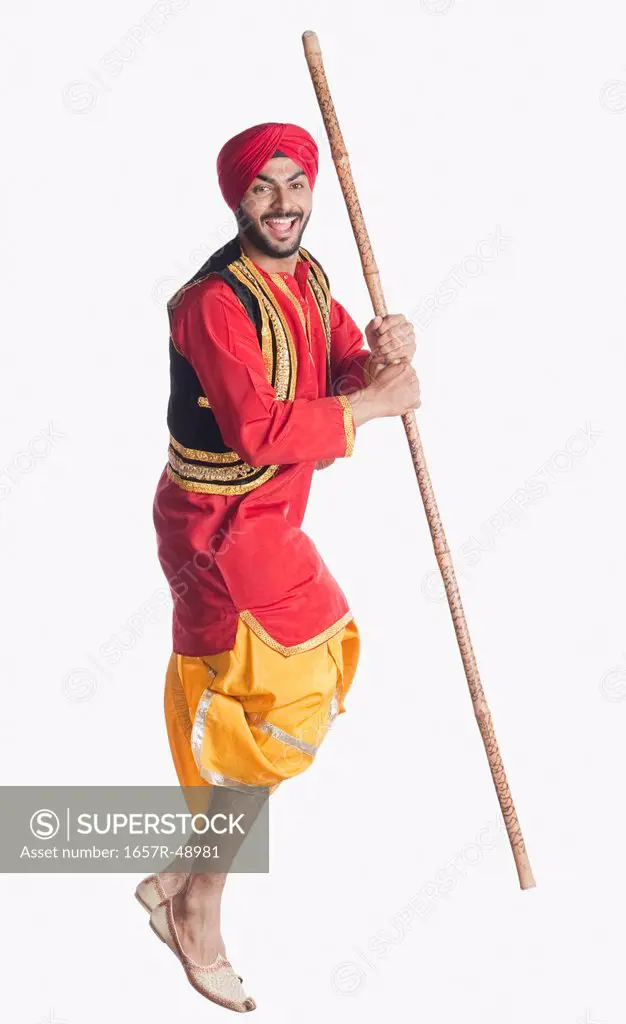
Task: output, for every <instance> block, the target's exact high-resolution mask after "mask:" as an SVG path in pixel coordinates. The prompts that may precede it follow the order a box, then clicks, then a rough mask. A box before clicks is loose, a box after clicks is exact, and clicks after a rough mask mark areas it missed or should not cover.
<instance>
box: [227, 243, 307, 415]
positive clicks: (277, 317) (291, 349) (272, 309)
mask: <svg viewBox="0 0 626 1024" xmlns="http://www.w3.org/2000/svg"><path fill="white" fill-rule="evenodd" d="M238 266H240V267H241V272H242V273H243V274H244V278H241V277H240V276H239V274H238V273H236V268H237V267H238ZM228 269H229V270H231V271H232V272H233V273H234V274H235V276H236V277H238V279H239V280H240V281H241V282H242V284H247V285H248V287H249V288H250V289H251V290H252V291H253V289H252V285H253V284H254V283H256V285H257V288H258V289H260V291H261V296H260V297H261V298H262V299H263V300H264V302H265V307H266V309H267V312H268V315H269V318H270V320H271V322H272V326H273V328H274V333H275V335H276V338H277V342H279V344H277V349H278V355H279V366H278V370H277V373H276V397H277V398H279V399H281V400H283V399H285V398H288V399H291V398H293V396H294V395H295V392H296V377H297V369H298V357H297V355H296V349H295V345H294V343H293V337H292V335H291V331H290V330H289V325H288V324H287V321H286V320H285V317H284V314H283V311H282V309H281V308H280V304H279V303H278V302H277V301H276V298H275V297H274V295H273V294H272V290H271V288H270V287H269V285H268V283H267V281H266V280H265V278H264V277H263V275H262V274H261V272H260V270H258V269H257V267H255V265H254V263H253V262H252V260H250V259H248V257H247V256H246V254H245V253H244V252H243V251H242V253H241V258H240V259H238V260H235V261H234V262H233V263H230V264H229V266H228ZM253 293H254V291H253ZM258 297H259V295H258V292H257V298H258ZM280 342H282V344H280ZM290 368H291V374H289V369H290ZM288 380H289V388H288V389H287V382H288Z"/></svg>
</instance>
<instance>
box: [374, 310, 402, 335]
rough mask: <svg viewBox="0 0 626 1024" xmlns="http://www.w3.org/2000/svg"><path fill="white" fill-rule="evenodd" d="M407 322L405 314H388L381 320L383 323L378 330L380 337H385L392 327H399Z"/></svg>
mask: <svg viewBox="0 0 626 1024" xmlns="http://www.w3.org/2000/svg"><path fill="white" fill-rule="evenodd" d="M377 319H378V318H377ZM405 322H406V317H405V316H404V314H403V313H388V314H387V316H385V317H382V318H381V323H380V325H379V326H378V327H377V328H376V330H377V332H378V334H379V335H383V334H386V333H387V331H390V330H391V329H392V327H398V326H399V325H400V324H402V323H405Z"/></svg>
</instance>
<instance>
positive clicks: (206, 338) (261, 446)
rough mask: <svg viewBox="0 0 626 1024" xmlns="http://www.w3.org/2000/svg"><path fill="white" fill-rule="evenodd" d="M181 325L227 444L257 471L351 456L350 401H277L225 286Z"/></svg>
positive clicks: (194, 306)
mask: <svg viewBox="0 0 626 1024" xmlns="http://www.w3.org/2000/svg"><path fill="white" fill-rule="evenodd" d="M181 327H182V330H181V331H179V332H177V337H176V338H175V341H176V342H177V345H178V347H179V348H180V350H181V352H182V354H183V355H184V356H185V357H186V358H187V359H188V360H189V362H190V363H191V365H192V366H193V368H194V370H195V372H196V374H197V375H198V378H199V380H200V383H201V384H202V387H203V389H204V393H205V395H206V396H207V398H208V400H209V403H210V405H211V408H212V410H213V412H214V414H215V419H216V420H217V424H218V426H219V428H220V432H221V434H222V437H223V438H224V441H225V443H226V444H227V445H228V446H229V448H232V449H233V450H234V451H236V452H237V453H238V454H239V455H240V456H241V458H242V459H245V461H246V462H248V463H249V464H250V465H251V466H266V465H276V464H279V465H283V464H289V463H294V462H313V461H317V460H320V459H334V458H341V457H343V456H347V455H352V452H353V449H354V436H355V425H354V418H353V415H352V409H351V407H350V403H349V402H348V400H347V398H346V397H345V396H344V395H338V396H336V397H330V398H316V399H307V398H295V399H292V400H289V401H287V400H286V401H280V400H279V399H277V398H276V393H275V391H274V388H273V387H272V385H271V384H270V382H269V381H268V379H267V374H266V370H265V363H264V362H263V355H262V352H261V348H260V345H259V341H258V337H257V333H256V330H255V327H254V324H253V323H252V321H251V320H250V317H249V316H248V314H247V313H246V311H245V309H244V308H243V306H242V304H241V302H240V301H239V299H238V298H237V296H236V295H235V293H234V292H233V290H232V288H230V287H229V285H227V284H226V283H225V282H223V281H219V280H217V279H213V280H211V281H209V282H207V284H206V285H205V287H204V288H203V289H202V292H201V294H200V295H199V296H198V297H197V298H196V297H195V296H194V297H193V298H192V300H191V303H190V305H189V307H188V309H187V310H186V312H185V313H184V315H183V322H182V324H181ZM179 335H181V336H180V337H179Z"/></svg>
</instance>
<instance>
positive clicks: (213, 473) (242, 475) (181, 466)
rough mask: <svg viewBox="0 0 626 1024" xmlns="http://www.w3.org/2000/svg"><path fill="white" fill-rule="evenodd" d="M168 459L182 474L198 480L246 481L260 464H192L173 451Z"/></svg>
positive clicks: (187, 477) (257, 469)
mask: <svg viewBox="0 0 626 1024" xmlns="http://www.w3.org/2000/svg"><path fill="white" fill-rule="evenodd" d="M168 461H169V464H170V466H171V467H172V469H175V470H176V472H177V473H179V474H180V476H182V477H183V478H185V479H187V480H196V481H211V480H241V481H242V482H245V480H246V478H247V477H249V476H251V475H252V474H253V473H258V471H259V467H258V466H249V465H248V463H247V462H242V463H239V464H238V465H236V466H195V465H194V466H190V465H189V463H188V462H185V461H184V459H181V458H179V457H178V455H177V454H176V453H175V452H173V451H170V453H169V459H168Z"/></svg>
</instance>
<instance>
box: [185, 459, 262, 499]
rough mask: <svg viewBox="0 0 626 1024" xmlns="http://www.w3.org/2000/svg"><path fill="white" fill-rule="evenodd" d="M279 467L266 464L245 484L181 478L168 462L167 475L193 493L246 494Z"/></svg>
mask: <svg viewBox="0 0 626 1024" xmlns="http://www.w3.org/2000/svg"><path fill="white" fill-rule="evenodd" d="M278 469H280V466H268V468H267V470H266V471H265V472H264V473H261V475H260V476H258V477H256V479H254V480H251V481H250V482H249V483H247V484H222V485H221V486H218V485H217V484H214V483H212V484H203V483H198V482H197V481H196V480H186V479H184V478H181V477H180V476H179V475H178V473H176V471H175V470H174V469H172V466H171V465H170V464H169V463H168V465H167V475H168V477H169V478H170V480H173V481H174V483H175V484H176V485H177V486H178V487H182V489H183V490H184V491H193V492H194V493H195V494H229V495H230V494H246V493H247V492H248V491H252V490H254V488H255V487H258V486H259V484H262V483H265V481H266V480H269V479H270V477H272V476H274V474H275V473H276V471H277V470H278Z"/></svg>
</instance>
